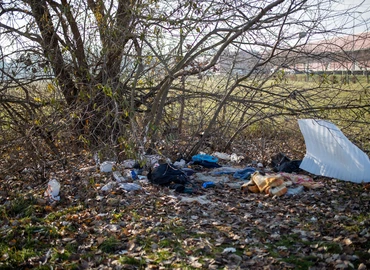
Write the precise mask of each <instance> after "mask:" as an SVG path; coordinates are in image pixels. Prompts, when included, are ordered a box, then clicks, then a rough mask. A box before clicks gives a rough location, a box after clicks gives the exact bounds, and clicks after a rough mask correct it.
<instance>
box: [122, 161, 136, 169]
mask: <svg viewBox="0 0 370 270" xmlns="http://www.w3.org/2000/svg"><path fill="white" fill-rule="evenodd" d="M121 164H122V166H123V167H124V168H127V169H132V168H134V166H135V164H136V161H135V160H133V159H126V160H124V161H123V162H122V163H121Z"/></svg>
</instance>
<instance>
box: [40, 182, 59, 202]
mask: <svg viewBox="0 0 370 270" xmlns="http://www.w3.org/2000/svg"><path fill="white" fill-rule="evenodd" d="M59 191H60V183H59V182H58V181H57V180H56V179H51V180H50V181H49V183H48V187H47V189H46V191H45V193H44V196H45V197H48V198H49V199H50V200H51V201H59V200H60V196H58V195H59Z"/></svg>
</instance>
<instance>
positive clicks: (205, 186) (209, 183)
mask: <svg viewBox="0 0 370 270" xmlns="http://www.w3.org/2000/svg"><path fill="white" fill-rule="evenodd" d="M215 186H216V185H215V183H214V182H212V181H209V182H204V183H203V185H202V187H204V188H210V187H215Z"/></svg>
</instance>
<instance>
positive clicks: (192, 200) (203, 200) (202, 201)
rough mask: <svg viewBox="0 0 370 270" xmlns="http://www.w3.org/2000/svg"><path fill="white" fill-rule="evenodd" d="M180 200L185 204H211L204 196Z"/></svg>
mask: <svg viewBox="0 0 370 270" xmlns="http://www.w3.org/2000/svg"><path fill="white" fill-rule="evenodd" d="M180 198H181V202H186V203H191V202H198V203H200V204H207V203H211V202H210V201H209V200H207V199H206V195H203V196H198V197H193V198H189V197H180Z"/></svg>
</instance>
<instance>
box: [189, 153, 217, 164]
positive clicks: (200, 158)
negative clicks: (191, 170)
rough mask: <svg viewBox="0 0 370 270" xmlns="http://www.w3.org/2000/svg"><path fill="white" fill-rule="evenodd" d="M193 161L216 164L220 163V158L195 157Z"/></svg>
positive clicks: (204, 155) (201, 155) (202, 155)
mask: <svg viewBox="0 0 370 270" xmlns="http://www.w3.org/2000/svg"><path fill="white" fill-rule="evenodd" d="M191 159H192V160H193V161H208V162H214V163H217V162H218V158H216V157H213V156H210V155H206V154H199V155H195V156H193V157H192V158H191Z"/></svg>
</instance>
